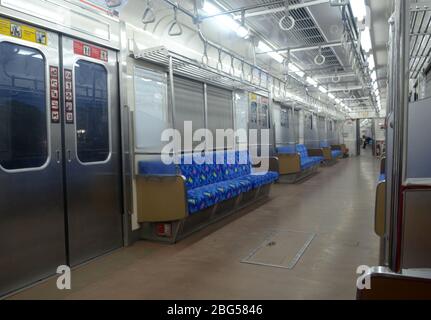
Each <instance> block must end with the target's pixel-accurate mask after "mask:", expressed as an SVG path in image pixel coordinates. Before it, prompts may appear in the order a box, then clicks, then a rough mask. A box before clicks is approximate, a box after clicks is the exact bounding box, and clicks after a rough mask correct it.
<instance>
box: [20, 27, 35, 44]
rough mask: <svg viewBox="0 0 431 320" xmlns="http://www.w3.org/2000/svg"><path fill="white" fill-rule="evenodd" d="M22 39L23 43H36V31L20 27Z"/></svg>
mask: <svg viewBox="0 0 431 320" xmlns="http://www.w3.org/2000/svg"><path fill="white" fill-rule="evenodd" d="M22 39H23V40H25V41H30V42H36V30H35V29H34V28H30V27H27V26H22Z"/></svg>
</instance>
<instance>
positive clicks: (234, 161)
mask: <svg viewBox="0 0 431 320" xmlns="http://www.w3.org/2000/svg"><path fill="white" fill-rule="evenodd" d="M175 163H176V164H175ZM175 163H174V164H169V165H166V164H164V163H162V162H161V161H160V160H157V161H140V162H139V174H140V175H142V176H175V175H181V176H183V177H184V180H185V186H186V191H187V195H186V196H187V204H188V213H189V214H190V215H191V214H195V213H197V212H200V211H202V210H204V209H206V208H209V207H212V206H214V205H216V204H218V203H220V202H223V201H226V200H229V199H232V198H235V197H237V196H239V195H240V194H242V193H246V192H249V191H251V190H254V189H257V188H259V187H261V186H264V185H268V184H272V183H273V182H275V181H277V180H278V176H279V175H278V173H277V172H265V173H257V172H253V169H252V164H251V161H250V156H249V154H248V152H247V151H236V152H235V151H222V152H210V153H206V154H205V155H204V158H203V156H202V155H201V154H185V155H181V156H180V157H179V159H178V161H175Z"/></svg>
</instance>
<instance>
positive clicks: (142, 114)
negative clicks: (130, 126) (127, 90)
mask: <svg viewBox="0 0 431 320" xmlns="http://www.w3.org/2000/svg"><path fill="white" fill-rule="evenodd" d="M134 89H135V117H134V118H135V144H136V148H137V149H138V150H140V151H146V152H150V153H151V152H160V150H161V149H162V147H163V146H162V142H161V139H160V137H161V136H162V133H163V131H164V130H166V129H168V128H170V123H169V106H168V93H167V90H168V85H167V76H166V73H164V72H156V71H151V70H147V69H143V68H140V67H135V70H134Z"/></svg>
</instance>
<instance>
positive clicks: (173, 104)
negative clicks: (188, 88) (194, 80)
mask: <svg viewBox="0 0 431 320" xmlns="http://www.w3.org/2000/svg"><path fill="white" fill-rule="evenodd" d="M169 82H170V84H171V109H172V110H171V117H172V128H175V88H174V66H173V58H172V56H169Z"/></svg>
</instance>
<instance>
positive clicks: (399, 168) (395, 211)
mask: <svg viewBox="0 0 431 320" xmlns="http://www.w3.org/2000/svg"><path fill="white" fill-rule="evenodd" d="M409 2H410V1H409V0H397V1H396V9H395V10H396V11H395V12H396V14H395V19H396V21H395V39H396V41H395V48H394V49H395V50H397V54H396V55H395V59H396V60H395V61H396V62H398V65H397V67H398V68H396V69H395V70H394V76H395V79H394V85H395V88H394V89H395V90H396V92H395V95H394V100H393V104H394V105H393V110H394V118H393V120H392V121H391V123H390V126H391V127H393V129H394V152H393V157H392V159H393V166H392V168H393V169H392V172H389V173H388V174H390V175H391V176H392V190H391V192H392V201H391V203H390V206H391V215H392V228H391V229H392V232H391V242H390V243H391V257H390V261H389V265H390V267H391V269H392V270H393V271H394V272H399V271H400V269H401V263H402V261H401V254H402V251H401V250H402V248H401V244H402V223H403V217H402V216H401V212H400V210H402V209H401V208H400V200H401V195H400V190H401V186H402V182H403V172H404V170H403V168H404V163H405V150H406V149H405V145H404V143H405V141H407V140H406V139H405V138H406V137H405V136H406V130H405V127H406V120H407V105H408V91H409V75H410V72H409V51H410V50H409V49H410V48H409V43H410V41H409V40H410V36H409V25H410V11H409Z"/></svg>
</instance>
